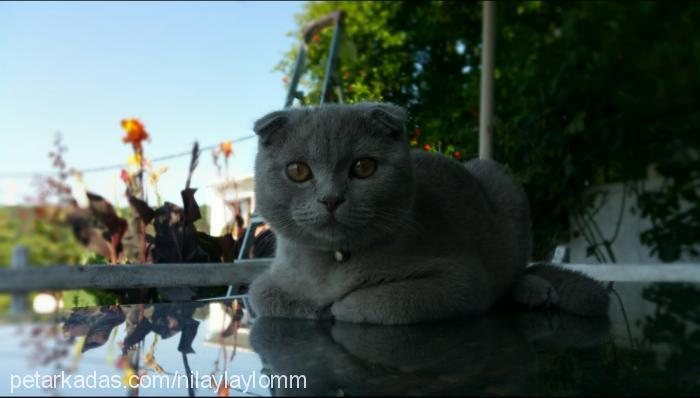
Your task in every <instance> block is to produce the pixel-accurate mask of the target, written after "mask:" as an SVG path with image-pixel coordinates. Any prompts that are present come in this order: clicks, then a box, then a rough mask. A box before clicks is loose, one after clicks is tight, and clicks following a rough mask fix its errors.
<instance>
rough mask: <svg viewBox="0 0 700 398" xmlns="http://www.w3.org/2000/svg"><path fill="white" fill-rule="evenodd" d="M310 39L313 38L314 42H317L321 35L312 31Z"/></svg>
mask: <svg viewBox="0 0 700 398" xmlns="http://www.w3.org/2000/svg"><path fill="white" fill-rule="evenodd" d="M311 40H313V42H314V43H318V42H319V41H321V35H319V34H318V33H314V35H313V36H311Z"/></svg>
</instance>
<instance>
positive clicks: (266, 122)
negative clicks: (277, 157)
mask: <svg viewBox="0 0 700 398" xmlns="http://www.w3.org/2000/svg"><path fill="white" fill-rule="evenodd" d="M288 124H289V112H288V111H276V112H272V113H268V114H267V115H265V116H263V117H261V118H260V119H258V120H257V121H256V122H255V125H254V126H253V131H255V134H257V135H258V137H260V142H261V143H262V144H263V145H264V146H267V145H270V142H271V139H272V137H273V136H274V135H275V134H277V133H279V131H280V130H283V129H284V128H285V127H286V126H287V125H288Z"/></svg>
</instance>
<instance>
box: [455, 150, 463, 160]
mask: <svg viewBox="0 0 700 398" xmlns="http://www.w3.org/2000/svg"><path fill="white" fill-rule="evenodd" d="M455 157H456V158H457V159H459V158H461V157H462V154H461V153H460V152H459V151H457V152H455Z"/></svg>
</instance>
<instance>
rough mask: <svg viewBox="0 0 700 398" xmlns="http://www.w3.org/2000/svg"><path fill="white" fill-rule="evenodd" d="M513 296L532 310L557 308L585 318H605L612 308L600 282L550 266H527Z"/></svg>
mask: <svg viewBox="0 0 700 398" xmlns="http://www.w3.org/2000/svg"><path fill="white" fill-rule="evenodd" d="M512 297H513V299H514V300H515V301H516V302H518V303H520V304H523V305H526V306H528V307H531V308H533V307H556V308H560V309H561V310H563V311H566V312H569V313H571V314H575V315H583V316H605V315H607V314H608V308H609V306H610V294H609V292H608V290H607V289H606V288H605V287H604V286H603V285H602V284H601V283H600V282H598V281H596V280H594V279H591V278H589V277H588V276H586V275H583V274H581V273H579V272H575V271H571V270H567V269H564V268H561V267H558V266H556V265H551V264H536V265H533V266H530V267H528V268H527V269H526V271H525V273H524V274H523V275H522V276H521V277H520V279H519V280H518V281H516V283H515V285H514V287H513V290H512Z"/></svg>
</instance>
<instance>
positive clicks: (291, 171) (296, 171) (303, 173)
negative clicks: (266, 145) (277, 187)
mask: <svg viewBox="0 0 700 398" xmlns="http://www.w3.org/2000/svg"><path fill="white" fill-rule="evenodd" d="M287 177H289V179H290V180H292V181H294V182H304V181H306V180H308V179H309V178H311V168H310V167H309V165H308V164H306V163H304V162H292V163H290V164H288V165H287Z"/></svg>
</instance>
